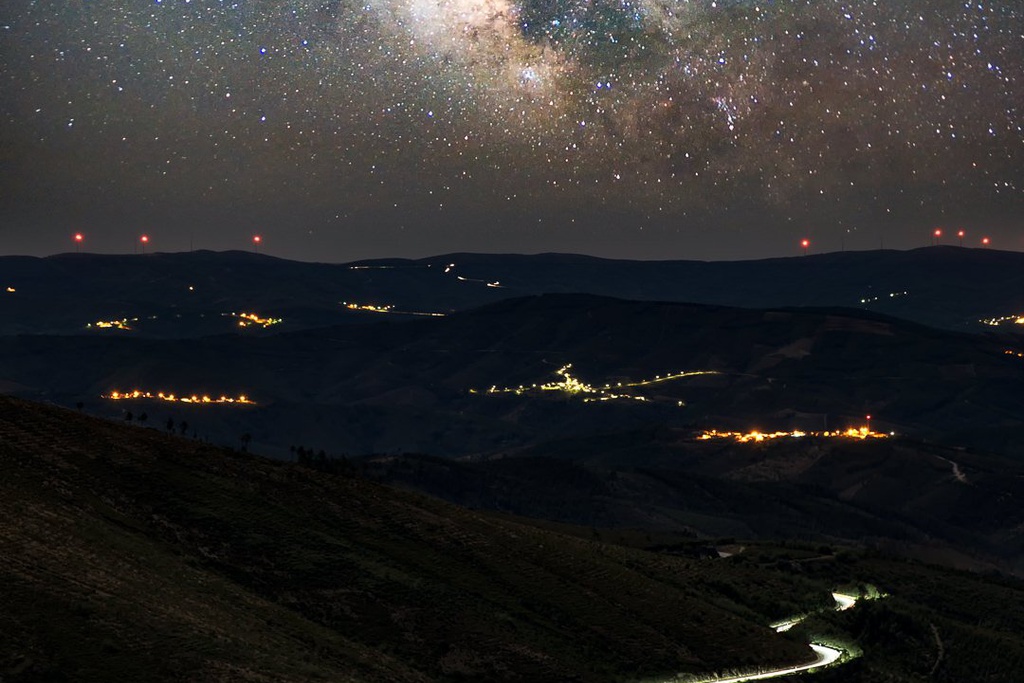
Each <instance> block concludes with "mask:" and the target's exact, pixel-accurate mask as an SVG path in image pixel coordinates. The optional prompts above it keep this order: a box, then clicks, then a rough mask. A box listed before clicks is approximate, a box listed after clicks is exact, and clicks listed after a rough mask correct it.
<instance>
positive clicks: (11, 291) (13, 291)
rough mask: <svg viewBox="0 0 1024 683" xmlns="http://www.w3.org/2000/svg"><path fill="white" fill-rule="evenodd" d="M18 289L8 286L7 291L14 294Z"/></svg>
mask: <svg viewBox="0 0 1024 683" xmlns="http://www.w3.org/2000/svg"><path fill="white" fill-rule="evenodd" d="M16 291H18V290H16V289H15V288H14V287H8V288H7V293H8V294H14V293H15V292H16Z"/></svg>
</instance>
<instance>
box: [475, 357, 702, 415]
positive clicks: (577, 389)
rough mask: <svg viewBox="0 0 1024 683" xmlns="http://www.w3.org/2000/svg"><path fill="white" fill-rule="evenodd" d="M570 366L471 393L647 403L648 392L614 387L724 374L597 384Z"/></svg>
mask: <svg viewBox="0 0 1024 683" xmlns="http://www.w3.org/2000/svg"><path fill="white" fill-rule="evenodd" d="M570 368H572V363H569V364H567V365H563V366H562V367H560V368H559V369H558V370H556V371H555V374H556V375H557V376H559V377H561V380H560V381H557V382H548V383H546V384H531V385H530V386H528V387H527V386H524V385H519V386H518V387H505V388H499V387H497V386H492V387H491V388H490V389H488V390H487V391H485V392H480V391H477V390H476V389H470V390H469V393H471V394H479V393H486V394H492V395H493V394H514V395H516V396H522V395H523V394H526V393H534V392H539V393H544V392H560V393H562V394H566V395H568V396H576V395H581V394H582V395H583V402H584V403H593V402H597V401H616V400H628V401H640V402H644V403H645V402H648V401H650V399H649V398H647V397H646V396H639V395H636V394H625V393H618V392H617V391H612V389H613V388H614V389H616V390H618V389H621V388H623V387H643V386H649V385H651V384H657V383H660V382H670V381H673V380H679V379H684V378H687V377H697V376H700V375H718V374H721V373H719V372H718V371H716V370H692V371H685V372H676V373H671V374H667V375H664V376H662V375H656V376H655V377H654V378H653V379H645V380H640V381H638V382H618V383H616V384H615V386H614V387H613V386H612V385H611V384H610V383H609V384H604V385H601V386H595V385H592V384H587V383H586V382H584V381H582V380H580V379H579V378H577V377H573V376H572V374H570V372H569V369H570ZM676 405H678V406H680V407H682V406H685V405H686V403H685V402H684V401H677V402H676Z"/></svg>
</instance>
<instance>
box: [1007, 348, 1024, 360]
mask: <svg viewBox="0 0 1024 683" xmlns="http://www.w3.org/2000/svg"><path fill="white" fill-rule="evenodd" d="M1004 353H1006V355H1007V356H1014V357H1016V358H1024V353H1021V352H1020V351H1010V350H1009V349H1007V350H1006V351H1005V352H1004Z"/></svg>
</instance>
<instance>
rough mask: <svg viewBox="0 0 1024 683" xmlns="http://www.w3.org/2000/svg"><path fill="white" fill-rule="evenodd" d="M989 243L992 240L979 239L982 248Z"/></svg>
mask: <svg viewBox="0 0 1024 683" xmlns="http://www.w3.org/2000/svg"><path fill="white" fill-rule="evenodd" d="M991 242H992V240H990V239H989V238H987V237H982V238H981V246H983V247H987V246H988V245H989V244H990V243H991Z"/></svg>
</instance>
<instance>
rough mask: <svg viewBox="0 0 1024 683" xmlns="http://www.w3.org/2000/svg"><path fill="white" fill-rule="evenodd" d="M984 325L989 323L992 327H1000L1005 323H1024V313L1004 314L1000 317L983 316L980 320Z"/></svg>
mask: <svg viewBox="0 0 1024 683" xmlns="http://www.w3.org/2000/svg"><path fill="white" fill-rule="evenodd" d="M978 322H979V323H981V324H982V325H989V326H991V327H999V326H1000V325H1002V324H1004V323H1013V324H1014V325H1024V314H1016V313H1014V314H1013V315H1004V316H1000V317H998V318H982V319H981V320H979V321H978Z"/></svg>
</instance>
